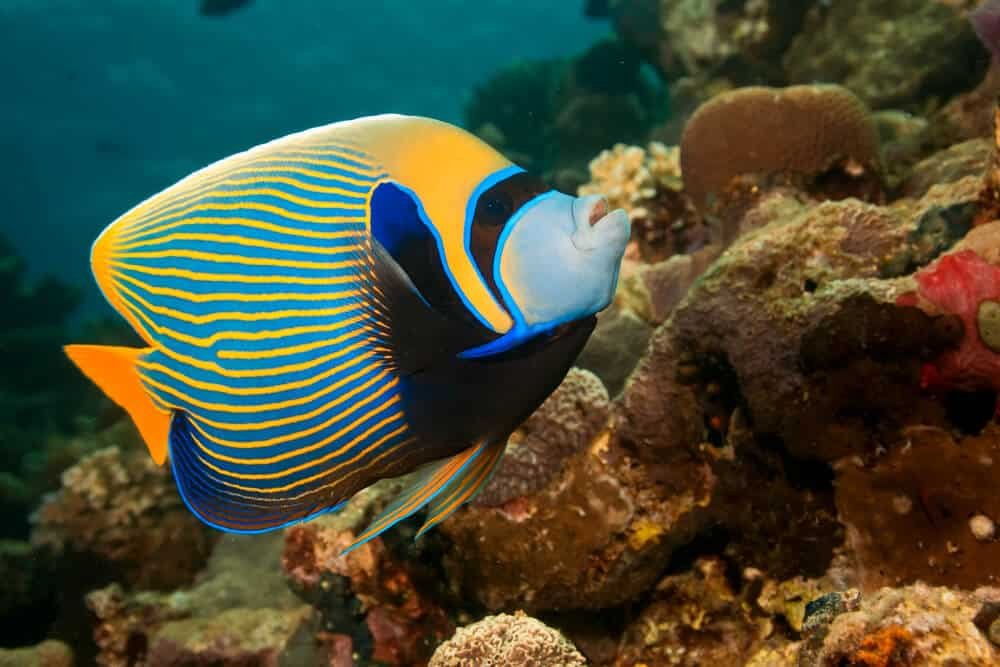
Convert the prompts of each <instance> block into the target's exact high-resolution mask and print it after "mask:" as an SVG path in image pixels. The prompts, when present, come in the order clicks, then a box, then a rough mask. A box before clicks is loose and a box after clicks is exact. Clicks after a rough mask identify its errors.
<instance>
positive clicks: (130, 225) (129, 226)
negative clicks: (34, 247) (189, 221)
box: [113, 202, 367, 234]
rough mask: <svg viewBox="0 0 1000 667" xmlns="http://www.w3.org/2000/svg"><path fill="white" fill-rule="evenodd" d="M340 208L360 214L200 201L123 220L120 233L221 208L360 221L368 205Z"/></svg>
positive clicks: (325, 220)
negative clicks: (179, 207)
mask: <svg viewBox="0 0 1000 667" xmlns="http://www.w3.org/2000/svg"><path fill="white" fill-rule="evenodd" d="M338 208H342V209H346V210H349V211H358V215H307V214H305V213H293V212H292V211H288V210H285V209H283V208H281V207H280V206H274V205H272V204H262V203H260V202H238V203H235V204H224V203H220V202H200V203H197V204H193V205H191V206H186V207H184V208H181V209H177V210H171V211H168V212H165V213H162V214H158V215H156V216H155V217H152V218H148V217H143V218H141V219H139V220H132V219H130V220H129V221H127V222H123V228H122V229H121V230H119V233H120V234H135V233H136V232H139V231H143V230H147V229H150V228H152V227H155V226H156V225H157V224H159V223H161V222H164V221H167V220H169V221H171V222H174V221H177V220H178V219H179V218H184V217H185V216H187V215H188V214H189V213H197V212H201V211H206V210H220V211H261V212H263V213H272V214H274V215H277V216H279V217H282V218H285V219H286V220H301V221H303V222H320V223H330V224H334V223H339V222H359V221H360V219H362V218H364V217H365V216H364V215H362V214H366V213H367V210H366V206H365V205H364V204H342V205H340V206H338ZM113 224H117V223H113Z"/></svg>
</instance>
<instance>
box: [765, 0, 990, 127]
mask: <svg viewBox="0 0 1000 667" xmlns="http://www.w3.org/2000/svg"><path fill="white" fill-rule="evenodd" d="M873 53H884V54H886V55H885V56H884V57H873ZM783 60H784V66H785V71H786V73H787V76H788V80H789V82H791V83H807V82H813V81H825V82H831V83H840V84H843V85H845V86H847V87H848V88H850V89H851V90H852V91H854V92H855V93H856V94H857V95H858V96H860V97H861V99H863V100H864V101H865V102H867V103H868V104H869V105H870V106H872V107H874V108H876V109H884V108H890V107H891V108H909V109H914V110H921V109H922V108H924V107H925V105H927V104H929V103H933V101H934V100H935V99H939V100H940V99H944V98H947V97H950V96H951V95H954V94H956V93H959V92H963V91H965V90H969V89H971V88H973V87H975V85H976V84H977V83H978V82H979V81H980V79H982V77H983V74H984V73H985V71H986V68H987V66H988V65H989V62H990V57H989V54H988V53H987V51H986V49H985V48H984V47H983V46H982V44H981V43H980V42H979V40H978V39H977V38H976V35H975V33H974V32H973V30H972V27H971V26H970V25H969V22H968V21H967V20H966V18H965V17H964V16H963V15H962V12H961V11H959V10H958V8H955V7H949V6H948V4H947V3H945V2H937V1H936V0H891V1H890V0H857V1H856V2H849V3H848V2H832V3H816V4H815V5H814V6H813V8H812V9H811V10H810V11H809V14H808V16H807V17H806V21H805V25H804V26H803V28H802V30H801V31H800V32H799V34H798V35H797V36H796V37H795V39H794V41H793V42H792V43H791V45H790V46H789V47H788V49H787V50H786V51H785V53H784V57H783Z"/></svg>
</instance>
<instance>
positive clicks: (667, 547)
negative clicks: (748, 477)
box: [440, 371, 714, 611]
mask: <svg viewBox="0 0 1000 667" xmlns="http://www.w3.org/2000/svg"><path fill="white" fill-rule="evenodd" d="M588 376H589V378H592V379H590V380H588V379H587V378H588ZM595 382H597V381H596V378H593V376H590V375H589V374H586V373H584V372H583V371H574V372H572V373H571V374H570V375H569V376H568V377H567V380H566V381H565V382H564V383H563V385H562V386H561V387H560V388H559V389H557V390H556V392H555V393H554V394H553V395H552V396H551V397H550V398H549V400H548V401H547V402H546V404H544V405H543V406H542V407H541V408H540V409H539V412H538V413H537V414H536V416H535V417H532V418H531V419H529V420H528V423H527V424H526V425H525V432H524V435H523V436H515V438H514V440H515V442H516V441H517V439H518V438H519V437H521V438H523V440H522V442H525V443H528V447H529V450H528V451H530V452H531V455H532V456H534V457H535V459H534V460H537V461H539V462H544V464H545V465H542V466H539V467H537V468H536V469H533V468H530V467H526V466H522V465H516V466H511V468H509V469H507V471H504V470H501V471H500V472H499V473H498V474H497V476H496V477H495V478H494V480H493V481H492V482H491V484H490V488H488V489H487V490H486V492H485V493H486V494H487V496H486V498H487V499H491V500H492V501H493V502H500V501H503V504H500V505H496V506H487V505H485V504H484V502H483V501H481V500H479V499H477V500H476V501H474V502H473V503H471V504H470V505H469V506H467V507H466V508H464V509H463V510H461V511H459V512H456V514H455V515H453V516H452V517H450V518H449V519H448V520H447V521H445V522H444V523H443V524H442V525H441V527H440V530H441V533H442V534H444V535H445V536H446V537H448V538H449V539H450V541H451V547H450V548H449V549H448V551H447V554H446V557H445V567H446V569H447V571H448V574H449V577H450V578H451V580H452V582H453V583H452V586H453V588H454V589H455V590H460V591H463V592H465V594H466V595H469V596H471V597H472V599H474V600H475V601H477V602H479V603H481V604H482V605H483V606H485V607H486V608H487V609H490V610H499V609H508V608H518V607H520V608H524V609H526V610H529V611H532V610H534V611H539V610H551V609H596V608H604V607H609V606H614V605H617V604H621V603H623V602H625V601H628V600H630V599H632V598H634V597H635V596H636V595H638V594H639V593H640V592H641V591H643V590H645V589H646V588H647V587H648V586H650V585H651V584H652V583H654V582H655V581H656V578H657V577H658V575H659V573H660V571H661V569H662V567H663V563H664V561H665V560H666V559H667V557H668V556H669V554H670V553H671V551H672V550H673V549H674V548H675V547H676V546H677V545H678V544H682V543H684V542H686V541H688V540H689V539H690V538H691V536H692V535H693V534H694V532H695V530H696V529H697V527H698V526H699V525H700V523H701V522H702V521H703V510H702V508H703V506H704V505H705V503H706V502H707V500H708V498H709V497H710V495H711V491H712V488H713V486H714V477H713V475H712V474H711V472H710V470H709V468H708V466H707V465H705V464H704V463H702V462H700V461H698V460H696V459H695V458H694V457H692V456H690V455H689V454H688V453H686V452H678V455H677V456H674V457H672V458H669V459H664V460H663V462H662V463H663V465H662V466H658V467H653V468H644V467H641V466H637V465H636V462H635V460H634V458H633V455H632V453H630V452H629V451H628V450H626V449H624V448H622V447H621V445H620V444H619V442H618V439H617V438H616V437H615V435H614V431H613V428H609V421H608V420H609V418H610V416H611V414H610V411H609V408H608V404H607V397H606V394H605V393H604V392H603V387H600V386H599V383H597V384H595ZM564 406H573V407H572V409H566V407H564ZM520 458H522V457H520V456H517V455H516V456H515V461H517V460H518V459H520ZM531 471H534V472H533V474H535V475H537V476H539V478H538V479H536V480H532V479H530V478H528V479H526V478H525V472H531ZM501 490H502V492H501ZM491 496H492V498H491Z"/></svg>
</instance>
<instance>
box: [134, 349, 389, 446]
mask: <svg viewBox="0 0 1000 667" xmlns="http://www.w3.org/2000/svg"><path fill="white" fill-rule="evenodd" d="M374 358H376V355H375V353H373V352H367V353H365V354H362V355H358V356H356V357H354V358H351V359H349V360H347V361H344V362H342V363H340V364H337V365H336V366H335V367H333V368H330V369H328V370H326V371H324V372H322V373H320V374H318V375H315V376H311V377H309V378H308V379H306V380H296V381H295V382H287V383H284V384H281V385H272V386H268V387H248V388H246V389H236V388H225V389H224V390H223V391H221V392H220V393H225V394H229V395H232V396H265V395H267V394H273V393H277V392H281V391H289V390H291V389H298V388H301V387H307V386H310V385H314V384H317V383H318V382H320V381H322V380H324V379H326V378H329V377H332V376H334V375H336V374H337V373H340V372H343V371H345V370H346V369H348V368H351V367H353V366H357V365H358V364H362V363H363V362H369V361H370V360H372V359H374ZM143 369H144V370H151V371H160V372H162V373H164V374H166V375H169V376H171V377H173V378H174V379H178V380H180V381H181V382H184V383H190V384H191V385H194V383H193V382H191V381H190V380H188V379H187V378H185V377H184V376H183V375H181V374H178V373H176V372H175V371H173V370H171V369H169V368H166V367H165V366H162V365H160V364H157V363H155V362H154V363H149V362H144V363H143ZM371 370H372V364H371V363H367V364H365V365H364V366H363V367H362V368H361V369H360V370H358V371H356V372H354V373H352V374H351V375H350V376H348V377H346V378H342V379H341V380H338V381H337V382H336V383H334V384H333V385H332V386H330V387H325V388H324V389H323V390H322V391H323V392H324V393H330V392H331V391H334V390H336V389H339V388H340V387H342V386H344V385H345V384H347V383H349V382H351V381H352V380H356V379H358V378H359V377H361V376H362V375H364V374H365V373H367V372H370V371H371ZM386 372H388V370H387V369H383V370H382V373H386ZM143 380H145V381H146V383H147V384H149V385H151V386H153V387H156V388H157V389H160V390H162V391H163V392H165V393H167V394H170V395H171V396H173V397H174V398H176V399H178V400H179V401H181V402H183V403H187V404H190V405H194V406H196V407H198V408H201V409H203V410H213V411H216V412H226V413H229V414H235V415H239V414H256V413H257V412H259V411H261V410H265V409H267V408H266V407H264V406H263V405H262V406H258V405H232V404H230V403H214V402H210V401H202V400H199V399H196V398H194V397H192V396H191V395H190V394H188V393H185V392H184V390H183V389H178V388H177V387H172V386H170V385H165V384H163V383H162V382H160V381H159V380H156V379H153V378H151V377H148V376H143ZM199 384H201V383H199ZM204 384H209V383H204ZM319 395H322V393H320V394H319ZM338 404H339V403H335V404H334V405H338ZM266 405H278V403H272V404H266ZM327 407H329V406H327ZM275 409H277V408H275ZM201 421H203V422H205V423H206V424H211V425H212V426H215V427H217V428H223V429H230V430H255V429H257V428H258V426H257V425H254V426H252V427H251V426H244V428H240V426H241V424H231V423H229V422H217V421H213V420H210V419H202V420H201ZM261 428H263V427H261ZM220 444H225V443H220Z"/></svg>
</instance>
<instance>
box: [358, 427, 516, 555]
mask: <svg viewBox="0 0 1000 667" xmlns="http://www.w3.org/2000/svg"><path fill="white" fill-rule="evenodd" d="M505 446H506V443H503V442H501V443H496V444H492V445H489V444H485V443H484V444H480V445H476V446H473V447H469V448H468V449H466V450H464V451H462V452H461V453H459V454H456V455H455V456H452V457H451V458H448V459H444V460H442V461H437V462H435V463H432V464H429V465H428V466H425V467H424V469H423V470H422V471H421V472H420V473H418V474H417V476H416V477H415V478H414V479H413V481H412V482H410V484H409V485H408V486H407V487H406V488H405V489H404V490H403V491H402V492H401V493H400V494H399V496H397V497H396V498H395V499H394V500H393V501H392V502H391V503H390V504H389V506H388V507H386V508H385V510H384V511H383V512H382V513H381V514H380V515H379V516H378V517H377V518H376V519H375V520H374V521H372V522H371V524H369V525H368V527H367V528H365V530H364V531H362V532H361V534H360V535H358V536H357V539H355V541H354V543H353V544H351V545H350V546H349V547H347V548H346V549H344V551H343V553H345V554H346V553H347V552H349V551H351V550H352V549H355V548H357V547H359V546H361V545H362V544H364V543H365V542H367V541H369V540H370V539H372V538H374V537H376V536H378V535H379V534H381V533H383V532H385V531H386V530H388V529H389V528H391V527H393V526H394V525H396V524H397V523H399V522H400V521H402V520H403V519H406V518H407V517H409V516H411V515H413V514H414V513H416V512H418V511H419V510H420V509H421V508H422V507H424V506H425V505H427V506H429V508H430V515H429V516H428V518H427V521H426V522H425V523H424V525H423V527H422V528H421V529H420V532H418V533H417V537H419V536H420V535H423V534H424V533H425V532H426V531H427V530H429V529H430V528H432V527H434V526H435V525H437V524H438V523H440V522H441V521H443V520H444V519H446V518H447V517H448V515H450V514H451V513H452V512H454V511H455V510H456V509H457V508H458V507H459V506H460V505H462V503H465V502H467V501H468V500H470V499H471V498H472V497H473V496H474V495H475V493H476V491H478V490H479V489H480V488H482V487H483V485H485V484H486V482H487V481H488V480H489V477H490V473H491V472H492V471H493V469H494V468H495V467H496V464H497V462H498V461H499V460H500V458H501V456H502V454H503V450H504V447H505Z"/></svg>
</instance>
